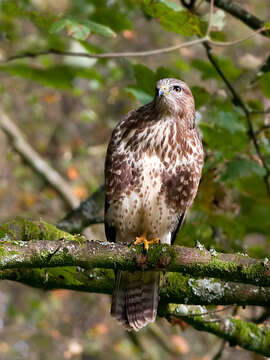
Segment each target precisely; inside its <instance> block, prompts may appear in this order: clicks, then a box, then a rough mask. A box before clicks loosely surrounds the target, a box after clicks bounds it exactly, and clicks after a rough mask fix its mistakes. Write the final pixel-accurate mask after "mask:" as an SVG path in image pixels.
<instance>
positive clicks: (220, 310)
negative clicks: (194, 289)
mask: <svg viewBox="0 0 270 360" xmlns="http://www.w3.org/2000/svg"><path fill="white" fill-rule="evenodd" d="M232 306H233V305H228V306H224V307H223V309H217V310H213V311H206V312H204V313H200V316H204V315H212V314H216V313H219V312H222V311H226V310H228V309H230V308H231V307H232ZM185 316H188V317H190V316H198V314H188V315H181V317H185Z"/></svg>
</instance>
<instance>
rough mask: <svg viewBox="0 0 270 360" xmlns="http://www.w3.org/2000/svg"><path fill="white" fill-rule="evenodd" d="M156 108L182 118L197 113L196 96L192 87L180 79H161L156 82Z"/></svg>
mask: <svg viewBox="0 0 270 360" xmlns="http://www.w3.org/2000/svg"><path fill="white" fill-rule="evenodd" d="M154 104H155V107H156V109H157V110H158V111H159V112H161V113H167V114H170V115H174V116H177V117H179V116H180V117H181V118H186V117H188V118H189V117H192V118H194V115H195V105H194V98H193V95H192V92H191V90H190V88H189V87H188V86H187V84H186V83H184V82H183V81H181V80H179V79H173V78H167V79H161V80H159V81H158V82H157V83H156V95H155V99H154Z"/></svg>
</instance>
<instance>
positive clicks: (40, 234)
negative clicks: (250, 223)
mask: <svg viewBox="0 0 270 360" xmlns="http://www.w3.org/2000/svg"><path fill="white" fill-rule="evenodd" d="M0 238H2V241H1V243H0V254H1V258H0V269H2V270H4V269H13V268H20V267H27V268H40V267H59V266H60V267H61V266H80V267H83V268H85V269H90V268H106V269H121V270H130V271H133V270H142V271H145V270H149V269H151V270H156V271H172V272H182V273H184V274H190V275H192V276H203V277H205V276H209V277H215V278H221V279H223V280H233V281H237V282H243V283H247V284H254V285H261V286H269V285H270V263H269V261H268V259H265V260H264V261H262V260H257V259H253V258H250V257H248V256H244V255H238V254H223V253H217V255H215V256H213V255H211V253H210V252H209V251H207V250H199V249H196V248H188V247H183V246H168V245H164V244H159V245H155V246H151V247H150V249H149V251H148V252H147V253H144V251H143V249H142V248H141V247H140V246H136V247H135V246H132V247H128V246H125V245H122V244H114V243H108V242H101V241H86V240H85V238H84V237H82V236H78V235H75V236H73V235H70V234H68V233H65V232H63V231H61V230H59V229H57V228H55V227H54V226H53V225H50V224H46V223H45V222H43V221H39V222H31V221H27V220H14V221H11V222H8V223H5V224H3V225H2V226H1V227H0ZM47 240H50V241H47Z"/></svg>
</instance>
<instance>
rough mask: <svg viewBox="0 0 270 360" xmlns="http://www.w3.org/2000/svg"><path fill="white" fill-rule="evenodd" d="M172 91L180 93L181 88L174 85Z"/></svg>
mask: <svg viewBox="0 0 270 360" xmlns="http://www.w3.org/2000/svg"><path fill="white" fill-rule="evenodd" d="M173 90H174V91H176V92H180V91H181V90H182V88H181V87H180V86H178V85H175V86H174V87H173Z"/></svg>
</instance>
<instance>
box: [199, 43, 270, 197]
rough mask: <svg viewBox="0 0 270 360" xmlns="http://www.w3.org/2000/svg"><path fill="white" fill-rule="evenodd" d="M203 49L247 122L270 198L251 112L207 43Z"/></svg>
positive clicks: (269, 175) (267, 166)
mask: <svg viewBox="0 0 270 360" xmlns="http://www.w3.org/2000/svg"><path fill="white" fill-rule="evenodd" d="M203 45H204V47H205V49H206V53H207V56H208V59H209V61H210V62H211V64H212V65H213V66H214V68H215V69H216V71H217V73H218V74H219V76H220V77H221V78H222V80H223V81H224V83H225V85H226V86H227V88H228V89H229V91H230V92H231V94H232V96H233V102H234V103H235V105H238V106H239V107H240V108H241V109H242V110H243V112H244V114H245V116H246V120H247V125H248V135H249V137H250V139H251V141H252V143H253V145H254V147H255V150H256V153H257V155H258V157H259V159H260V161H261V163H262V165H263V167H264V169H265V171H266V174H265V176H264V182H265V186H266V190H267V193H268V195H269V196H270V184H269V177H270V167H269V165H268V163H267V162H266V160H265V158H264V156H263V154H262V152H261V149H260V146H259V143H258V139H257V137H256V133H255V130H254V128H253V124H252V120H251V112H250V110H249V108H248V107H247V105H246V104H245V103H244V101H243V99H242V98H241V96H240V95H239V94H238V93H237V92H236V90H235V89H234V87H233V86H232V84H231V83H230V81H229V80H228V79H227V77H226V75H225V74H224V72H223V71H222V70H221V68H220V66H219V64H218V62H217V61H216V59H215V58H214V56H213V54H212V48H211V46H210V45H209V43H204V44H203Z"/></svg>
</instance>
